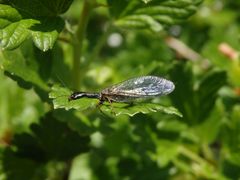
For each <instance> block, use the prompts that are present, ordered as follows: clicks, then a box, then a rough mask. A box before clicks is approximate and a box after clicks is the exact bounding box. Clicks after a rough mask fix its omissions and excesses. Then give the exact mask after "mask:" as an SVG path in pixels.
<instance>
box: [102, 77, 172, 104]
mask: <svg viewBox="0 0 240 180" xmlns="http://www.w3.org/2000/svg"><path fill="white" fill-rule="evenodd" d="M174 88H175V86H174V84H173V82H171V81H169V80H166V79H164V78H161V77H157V76H141V77H136V78H132V79H129V80H127V81H123V82H121V83H119V84H116V85H113V86H111V87H109V88H106V89H104V90H102V92H101V93H102V94H105V95H110V96H111V98H114V96H116V97H118V98H123V99H125V100H126V99H127V98H129V99H134V98H146V97H152V96H161V95H166V94H169V93H171V92H172V91H173V90H174Z"/></svg>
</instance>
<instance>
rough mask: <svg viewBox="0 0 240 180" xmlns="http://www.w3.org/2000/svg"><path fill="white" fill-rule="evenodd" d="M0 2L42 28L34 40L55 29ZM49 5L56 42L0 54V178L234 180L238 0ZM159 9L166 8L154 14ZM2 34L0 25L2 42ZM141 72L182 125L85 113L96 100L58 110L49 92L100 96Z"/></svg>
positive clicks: (239, 99) (239, 120)
mask: <svg viewBox="0 0 240 180" xmlns="http://www.w3.org/2000/svg"><path fill="white" fill-rule="evenodd" d="M178 1H179V5H178V4H177V3H178ZM0 2H1V3H2V4H4V5H5V4H8V5H11V6H12V7H14V8H16V9H18V10H19V11H21V10H23V12H27V11H29V13H27V15H25V14H24V13H23V15H22V17H23V18H26V17H27V18H29V16H30V17H32V18H33V17H34V18H36V19H40V18H43V20H42V19H41V22H43V23H46V22H47V21H49V22H50V23H49V22H48V23H49V24H50V25H49V24H48V25H44V26H42V27H40V30H39V29H37V28H38V27H37V26H36V27H35V26H34V27H33V28H32V29H31V31H32V34H31V35H32V37H38V36H37V34H34V33H33V31H34V28H35V29H37V31H41V32H46V33H48V32H51V33H52V32H53V31H50V29H51V30H52V29H54V30H55V29H58V28H59V27H61V25H59V23H58V24H57V23H55V22H57V21H55V20H54V19H53V18H54V16H55V15H52V14H50V13H49V10H48V11H46V14H47V15H46V14H45V11H40V10H39V12H38V11H36V12H34V8H37V6H36V7H35V6H34V3H36V4H38V3H37V2H34V3H32V4H29V7H32V8H33V12H30V10H29V9H28V6H26V5H25V4H24V3H23V2H22V5H21V3H20V4H19V2H17V1H12V2H10V1H8V0H6V1H0ZM25 2H26V3H29V2H30V1H25ZM46 2H47V1H43V4H44V3H46ZM59 2H63V1H61V0H56V1H52V3H50V2H49V4H48V5H49V7H56V9H57V8H59V9H61V8H62V9H61V11H58V12H57V13H56V14H57V15H56V17H57V18H61V19H62V20H64V21H62V23H63V24H64V26H63V27H62V29H61V28H59V29H61V30H58V32H57V33H59V34H57V33H56V32H55V31H54V32H53V34H54V33H56V34H54V35H53V34H50V35H49V37H55V36H56V37H57V38H55V40H56V42H55V44H54V46H52V47H50V48H49V50H48V49H47V51H45V52H44V50H43V49H44V48H43V46H42V45H39V46H38V45H36V41H35V42H34V43H35V45H36V46H37V47H36V46H34V44H33V42H32V40H31V38H27V39H26V40H25V41H24V42H22V43H19V44H17V45H16V47H13V48H12V47H9V46H7V45H5V49H4V48H3V49H2V50H1V51H0V67H1V71H0V82H1V83H0V84H1V85H0V94H1V96H0V179H11V180H15V179H16V180H18V179H19V180H23V179H34V180H35V179H48V180H61V179H70V180H95V179H96V180H97V179H101V180H103V179H104V180H105V179H123V180H132V179H134V180H135V179H138V180H159V179H173V180H182V179H183V180H188V179H189V180H194V179H216V180H219V179H233V180H235V179H236V180H237V179H240V58H239V47H240V46H239V37H240V36H239V31H240V21H239V20H240V14H239V9H240V1H235V0H205V1H203V2H201V1H197V0H176V1H174V0H149V1H147V0H145V1H144V0H143V1H140V0H139V1H135V0H131V1H127V0H122V1H121V0H112V1H111V0H109V1H105V0H98V1H96V2H95V1H93V2H94V3H97V8H92V7H91V4H90V5H89V4H88V3H89V2H91V1H89V2H88V1H84V0H75V1H73V2H72V1H66V2H65V4H60V3H59ZM176 2H177V3H176ZM54 3H56V4H54ZM58 3H59V4H60V5H62V6H60V5H59V4H58ZM162 3H163V4H162ZM164 3H165V4H164ZM174 3H175V4H174ZM184 3H185V4H190V5H189V6H186V7H187V8H185V6H184V8H182V7H180V5H182V4H184ZM86 4H88V5H89V7H87V8H86ZM48 5H46V4H45V6H46V7H47V6H48ZM57 5H58V6H57ZM158 6H161V7H162V6H163V7H164V8H167V9H164V8H163V9H161V10H159V9H157V8H156V11H157V13H159V11H161V13H162V14H161V13H160V14H156V13H154V11H155V9H154V8H155V7H158ZM64 7H66V8H64ZM68 7H69V8H68ZM145 7H146V8H149V9H144V8H145ZM1 8H2V7H1ZM24 8H25V9H24ZM168 8H169V9H168ZM171 8H172V9H171ZM174 8H176V9H174ZM84 10H86V12H84ZM184 10H186V12H185V11H184ZM190 10H191V11H190ZM52 11H53V14H54V12H55V9H54V8H53V9H52ZM56 11H57V10H56ZM2 12H3V13H2V14H1V11H0V17H1V18H0V20H2V19H4V17H5V15H6V14H4V13H6V12H5V11H2ZM34 13H36V14H34ZM37 13H39V14H40V15H39V14H38V15H37ZM141 13H143V14H144V16H143V15H142V14H141ZM181 13H182V14H181ZM184 13H186V14H184ZM29 14H30V15H29ZM9 17H10V16H9ZM13 17H14V15H13ZM15 17H16V16H15ZM149 17H152V18H149ZM34 18H33V19H34ZM9 19H11V18H9ZM9 19H8V20H9ZM12 19H14V18H12ZM14 21H16V20H14ZM79 22H80V24H79ZM4 23H5V21H4ZM81 23H83V24H81ZM84 23H86V24H85V25H86V29H84V26H85V25H84ZM60 24H61V23H60ZM80 25H81V26H80ZM5 27H6V26H5V25H3V21H0V28H1V31H0V39H1V44H2V45H3V44H4V43H5V41H4V32H5V31H3V30H2V29H4V28H5ZM21 27H25V26H21ZM79 27H80V28H79ZM14 28H15V30H16V27H14ZM81 28H82V29H81ZM5 30H6V28H5ZM6 31H7V32H10V30H9V29H7V30H6ZM79 31H83V32H79ZM76 32H77V33H76ZM84 32H85V33H84ZM81 33H82V34H81ZM79 34H80V36H79ZM40 35H41V34H40ZM81 35H82V36H83V37H81ZM44 38H46V37H44ZM44 38H43V39H44ZM78 38H81V41H80V43H79V42H78V41H75V39H78ZM17 39H20V40H21V38H20V37H17ZM33 39H34V38H33ZM46 39H47V38H46ZM20 40H19V41H20ZM51 40H53V41H54V38H53V39H51ZM43 41H44V40H43ZM78 48H80V49H81V50H79V49H78ZM78 53H79V54H78ZM76 57H78V60H77V61H78V63H76V61H74V60H73V59H74V58H75V59H76ZM141 75H156V76H161V77H165V78H167V79H170V80H171V81H173V82H174V83H175V86H176V88H175V90H174V92H173V93H172V94H170V95H168V96H164V97H160V98H156V99H153V100H150V101H151V102H153V103H157V104H160V105H162V106H163V107H166V110H167V108H168V107H175V108H176V109H178V111H179V112H180V113H182V115H183V117H179V116H177V115H174V114H168V113H164V111H163V112H151V111H150V112H148V113H147V114H143V113H138V112H140V109H138V108H137V109H136V112H137V114H136V115H134V116H129V115H127V114H121V115H119V116H114V115H109V114H102V113H101V112H100V111H99V110H98V109H97V108H95V107H92V108H87V109H85V108H84V107H85V106H86V107H88V106H89V107H90V106H92V103H93V104H96V102H97V101H94V100H91V102H85V104H81V101H79V102H76V104H75V105H73V106H70V108H71V109H69V110H66V109H64V108H67V107H69V106H67V105H66V104H59V102H58V101H56V100H57V98H58V97H62V98H63V99H64V101H67V98H68V97H67V96H68V95H69V94H61V92H62V91H61V90H60V87H59V86H61V88H65V90H66V89H67V91H66V92H67V93H70V92H71V91H70V90H69V89H71V90H81V91H96V92H98V91H100V90H101V89H103V88H105V87H108V86H110V85H112V84H114V83H118V82H121V81H123V80H126V79H128V78H131V77H136V76H141ZM56 84H57V85H58V86H56V87H59V88H57V90H56V91H58V90H59V92H56V94H57V96H56V97H55V99H54V98H53V99H50V98H49V97H48V94H49V92H51V87H52V86H54V85H56ZM50 94H51V93H50ZM58 95H59V96H58ZM50 97H51V95H50ZM67 103H68V102H67ZM82 103H83V102H82ZM60 106H61V107H60ZM116 106H117V103H116ZM54 107H55V108H54ZM56 107H57V108H56ZM113 107H114V104H113ZM103 108H104V107H103ZM117 111H118V109H117Z"/></svg>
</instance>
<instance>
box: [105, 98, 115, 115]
mask: <svg viewBox="0 0 240 180" xmlns="http://www.w3.org/2000/svg"><path fill="white" fill-rule="evenodd" d="M106 99H107V101H108V102H109V104H110V106H111V113H112V114H114V115H116V112H115V111H114V109H113V105H112V102H113V101H112V100H111V98H109V97H106Z"/></svg>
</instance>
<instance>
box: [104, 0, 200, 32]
mask: <svg viewBox="0 0 240 180" xmlns="http://www.w3.org/2000/svg"><path fill="white" fill-rule="evenodd" d="M199 3H200V1H193V0H162V1H156V0H142V1H139V0H131V1H129V2H127V1H119V0H111V1H110V0H109V1H108V4H109V5H110V13H111V14H112V15H113V16H115V22H114V23H115V25H116V26H119V27H123V28H146V29H150V30H152V31H154V32H159V31H161V30H162V29H163V27H165V26H166V25H172V24H177V23H179V22H181V21H183V20H185V19H186V18H188V17H189V16H191V15H192V14H194V13H195V12H196V10H197V5H198V4H199Z"/></svg>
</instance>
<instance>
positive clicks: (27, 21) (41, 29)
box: [0, 2, 64, 51]
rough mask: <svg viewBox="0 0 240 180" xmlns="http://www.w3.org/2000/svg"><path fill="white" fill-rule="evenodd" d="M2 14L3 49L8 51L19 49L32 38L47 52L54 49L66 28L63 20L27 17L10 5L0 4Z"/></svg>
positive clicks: (0, 38)
mask: <svg viewBox="0 0 240 180" xmlns="http://www.w3.org/2000/svg"><path fill="white" fill-rule="evenodd" d="M21 3H22V2H21ZM23 4H24V3H23ZM33 9H34V8H33ZM22 10H23V9H22ZM0 12H2V13H0V40H1V47H2V48H3V49H6V50H12V49H15V48H17V47H19V46H20V45H21V44H22V43H23V42H24V41H25V40H26V39H28V38H29V37H31V38H32V39H33V41H34V43H35V45H36V46H37V47H38V48H39V49H41V50H42V51H47V50H49V49H52V48H53V45H54V43H55V41H56V40H57V37H58V34H59V33H60V32H61V30H62V29H63V27H64V23H63V20H62V19H61V18H58V17H51V18H47V20H46V18H45V17H41V18H37V19H36V18H35V16H30V17H26V16H22V15H21V11H17V10H16V9H15V8H13V7H11V6H8V5H2V4H0Z"/></svg>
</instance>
